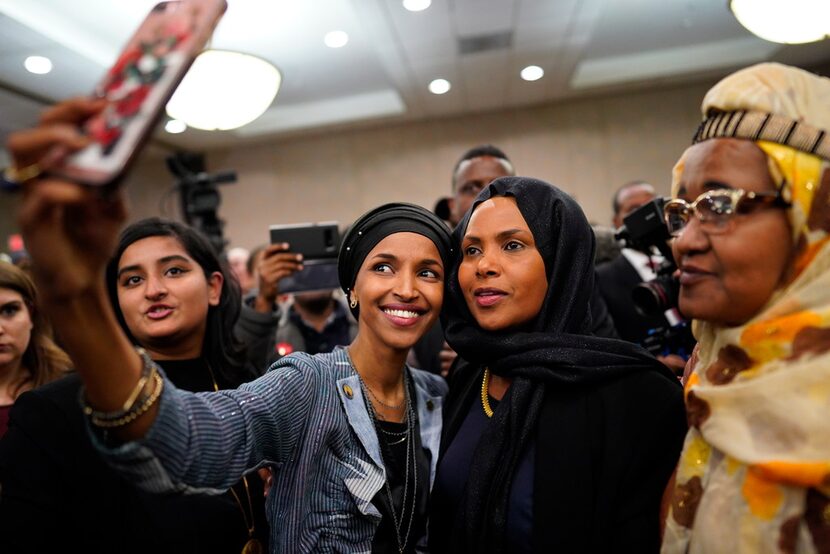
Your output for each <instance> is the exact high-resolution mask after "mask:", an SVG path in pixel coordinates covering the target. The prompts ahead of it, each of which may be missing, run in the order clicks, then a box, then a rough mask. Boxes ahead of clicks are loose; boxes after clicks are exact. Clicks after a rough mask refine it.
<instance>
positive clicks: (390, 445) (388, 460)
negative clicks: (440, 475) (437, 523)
mask: <svg viewBox="0 0 830 554" xmlns="http://www.w3.org/2000/svg"><path fill="white" fill-rule="evenodd" d="M410 397H411V398H415V390H414V386H413V385H411V386H410ZM376 429H377V434H378V441H379V442H380V449H381V455H382V456H383V464H384V466H385V467H386V480H387V482H388V483H389V484H390V490H391V494H392V502H393V504H394V508H393V505H391V504H390V503H389V493H388V492H387V489H386V486H385V485H384V487H383V488H381V489H380V490H379V491H378V492H377V494H375V496H374V498H372V504H373V505H374V506H375V507H376V508H377V509H378V511H379V512H380V515H381V520H380V525H379V526H378V530H377V532H376V533H375V537H374V540H373V541H372V552H374V553H376V554H386V553H389V552H399V548H398V539H397V538H396V536H395V535H396V533H397V531H396V529H395V518H396V517H397V518H398V522H399V524H400V525H401V533H400V535H404V534H405V532H406V529H407V527H409V518H410V513H411V512H412V509H411V506H412V504H411V502H412V500H411V498H412V493H413V491H416V492H415V494H416V505H415V513H414V514H412V525H411V527H409V534H408V535H407V537H406V549H405V550H404V552H407V553H410V552H415V546H416V543H417V541H418V538H419V537H423V536H424V535H425V534H426V524H427V510H428V507H429V467H430V453H429V450H427V449H426V448H424V447H423V444H422V443H421V434H420V432H419V429H420V426H419V425H418V421H417V415H416V417H415V428H414V433H413V435H414V439H415V443H414V448H415V465H416V468H417V489H416V488H415V483H416V480H415V477H414V475H413V468H412V467H411V465H410V467H409V487H408V488H407V490H406V491H405V492H406V499H405V504H404V510H403V517H400V514H401V503H402V502H403V501H404V483H405V481H406V469H407V468H406V466H407V464H408V463H409V459H408V458H407V453H408V452H407V448H408V443H409V441H410V440H411V439H410V438H407V439H406V440H404V441H401V438H402V437H403V433H405V432H406V423H393V422H388V421H377V422H376ZM393 509H394V510H395V515H393V514H392V510H393Z"/></svg>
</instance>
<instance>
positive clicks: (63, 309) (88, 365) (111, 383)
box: [7, 98, 155, 439]
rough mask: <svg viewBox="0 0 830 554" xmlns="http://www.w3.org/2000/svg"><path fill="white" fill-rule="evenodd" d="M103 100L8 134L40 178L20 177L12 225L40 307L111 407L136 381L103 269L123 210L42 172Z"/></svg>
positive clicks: (15, 154) (84, 102)
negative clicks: (16, 225)
mask: <svg viewBox="0 0 830 554" xmlns="http://www.w3.org/2000/svg"><path fill="white" fill-rule="evenodd" d="M104 105H105V102H102V101H100V100H92V99H86V98H79V99H74V100H68V101H65V102H61V103H60V104H57V105H56V106H54V107H52V108H50V109H49V110H47V111H45V112H44V114H43V116H42V118H41V121H40V124H39V125H38V126H37V127H35V128H33V129H28V130H25V131H21V132H18V133H14V134H12V135H11V136H10V138H9V141H8V145H7V146H8V149H9V152H10V153H11V155H12V159H13V160H14V164H15V167H16V168H17V169H18V170H22V169H24V168H32V167H34V164H37V166H39V167H40V169H41V170H43V171H44V172H46V173H45V175H47V176H45V177H36V178H34V179H31V180H29V181H27V182H26V183H24V184H23V202H22V205H21V208H20V212H19V224H20V227H21V229H22V231H23V237H24V240H25V241H26V248H27V250H28V251H29V253H30V255H31V257H32V262H33V264H32V266H33V272H34V276H35V280H36V282H37V285H38V288H39V293H40V295H41V298H42V301H43V307H44V309H45V310H46V311H47V312H48V313H49V316H50V318H51V321H52V323H53V325H54V327H55V330H56V331H57V333H58V334H59V336H60V338H61V342H62V344H63V346H64V347H65V349H66V351H67V352H68V353H69V355H70V357H71V358H72V361H73V363H74V364H75V368H76V369H77V371H78V373H79V374H80V375H81V377H82V379H83V381H84V384H85V386H86V395H87V398H88V401H89V403H90V405H91V406H92V407H94V408H95V409H96V410H99V411H103V412H111V411H117V410H119V409H120V408H121V407H122V406H123V405H124V403H125V401H126V400H127V399H128V398H130V396H131V393H132V392H133V390H134V389H135V388H136V386H137V384H138V382H139V379H140V374H141V370H142V361H141V359H140V357H139V356H138V354H137V353H136V351H135V349H134V348H133V347H132V345H131V344H130V342H129V340H128V339H127V337H126V335H125V334H124V332H123V331H122V330H121V328H120V327H119V325H118V322H117V320H116V318H115V314H114V313H113V310H112V308H111V306H110V303H109V299H108V298H107V292H106V287H105V281H104V271H105V267H106V264H107V261H108V260H109V258H110V256H111V254H112V252H113V249H114V247H115V245H116V241H117V237H118V231H119V229H120V228H121V225H122V223H123V222H124V220H125V219H126V216H127V211H126V208H125V206H124V201H123V198H122V195H121V193H120V191H104V190H103V189H98V188H93V187H85V186H82V185H78V184H75V183H71V182H68V181H65V180H62V179H58V178H54V177H49V176H48V171H49V169H50V168H53V167H55V165H56V164H58V163H59V162H60V161H61V160H62V159H63V158H65V157H66V155H68V154H70V153H72V152H75V151H77V150H79V149H81V148H83V147H84V146H86V145H87V144H88V143H89V139H88V138H87V137H85V136H83V134H82V133H81V132H80V131H79V125H80V123H81V122H82V121H84V120H85V119H86V118H88V117H90V116H91V115H93V114H95V113H97V112H98V111H100V110H101V109H102V108H103V107H104ZM154 417H155V408H152V409H150V410H149V411H148V412H147V413H145V414H144V415H143V416H141V417H139V418H138V419H136V420H135V421H134V422H132V423H131V424H129V425H127V426H125V427H122V428H120V429H118V431H117V435H118V436H119V438H122V439H131V438H136V437H140V436H142V435H143V434H144V433H145V432H146V430H147V429H148V428H149V426H150V424H151V423H152V421H153V418H154Z"/></svg>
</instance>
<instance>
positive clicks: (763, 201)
mask: <svg viewBox="0 0 830 554" xmlns="http://www.w3.org/2000/svg"><path fill="white" fill-rule="evenodd" d="M762 206H769V207H777V208H787V207H789V206H790V203H789V202H787V201H786V200H784V198H783V197H782V196H781V190H780V189H779V190H778V192H752V191H747V190H743V189H718V190H713V191H709V192H705V193H703V194H701V195H700V196H698V197H697V199H696V200H695V201H694V202H692V203H691V204H689V203H688V202H686V201H685V200H681V199H680V198H675V199H674V200H670V201H668V202H666V205H665V206H663V217H664V219H665V221H666V227H668V229H669V233H670V234H671V236H673V237H677V236H680V233H681V232H683V229H684V228H685V227H686V225H687V224H688V223H689V220H691V218H692V214H693V213H694V215H696V216H697V219H698V221H699V222H700V228H701V229H702V230H703V231H704V232H706V233H708V234H711V235H717V234H722V233H726V232H728V231H730V230H731V228H732V227H733V226H734V221H735V218H734V217H733V216H734V215H735V214H747V213H750V212H753V211H755V210H756V209H758V208H760V207H762Z"/></svg>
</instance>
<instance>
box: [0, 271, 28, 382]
mask: <svg viewBox="0 0 830 554" xmlns="http://www.w3.org/2000/svg"><path fill="white" fill-rule="evenodd" d="M33 327H34V324H33V323H32V317H31V314H30V313H29V308H28V307H27V306H26V303H25V302H24V301H23V296H22V295H21V294H20V293H19V292H17V291H16V290H13V289H9V288H5V287H0V372H5V371H6V370H7V369H10V370H16V369H17V368H18V367H20V363H21V361H22V359H23V354H24V353H25V352H26V349H27V348H28V347H29V341H30V340H31V338H32V329H33Z"/></svg>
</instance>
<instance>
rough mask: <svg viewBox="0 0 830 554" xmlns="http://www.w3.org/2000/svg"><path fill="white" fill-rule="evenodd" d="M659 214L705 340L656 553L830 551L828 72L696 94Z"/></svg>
mask: <svg viewBox="0 0 830 554" xmlns="http://www.w3.org/2000/svg"><path fill="white" fill-rule="evenodd" d="M702 108H703V114H704V118H705V119H704V122H703V123H702V124H701V127H700V129H699V130H698V132H697V135H696V136H695V140H694V143H695V144H694V145H693V146H691V147H690V148H689V149H688V150H686V152H684V154H683V156H682V157H681V159H680V160H679V161H678V163H677V165H676V166H675V169H674V179H673V185H672V195H673V197H674V199H673V200H672V201H671V202H670V203H668V204H667V206H666V221H667V223H668V225H669V227H670V230H672V234H673V235H674V236H675V239H674V241H673V248H674V255H675V258H676V259H677V262H678V265H679V266H680V285H681V289H680V309H681V311H683V313H684V314H686V315H687V316H689V317H692V318H694V320H695V327H694V331H695V336H696V337H697V339H698V341H699V346H698V349H697V351H696V354H695V355H694V356H693V357H692V359H691V360H690V362H689V366H688V367H687V372H688V375H687V380H686V386H685V390H686V404H687V412H688V419H689V423H690V430H689V433H688V435H687V437H686V441H685V445H684V449H683V453H682V455H681V459H680V464H679V466H678V469H677V474H676V485H675V488H674V491H673V499H672V505H671V511H670V513H669V517H668V522H667V526H666V531H665V536H664V544H663V552H666V553H676V552H691V553H697V552H707V553H709V552H752V553H758V552H830V500H828V494H830V271H828V270H830V79H826V78H821V77H817V76H815V75H813V74H811V73H807V72H805V71H802V70H799V69H795V68H791V67H787V66H782V65H778V64H761V65H757V66H754V67H750V68H748V69H745V70H742V71H739V72H737V73H735V74H733V75H730V76H729V77H727V78H725V79H724V80H723V81H721V82H720V83H718V84H717V85H715V87H714V88H712V89H711V90H710V91H709V92H708V94H707V95H706V97H705V99H704V101H703V107H702Z"/></svg>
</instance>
